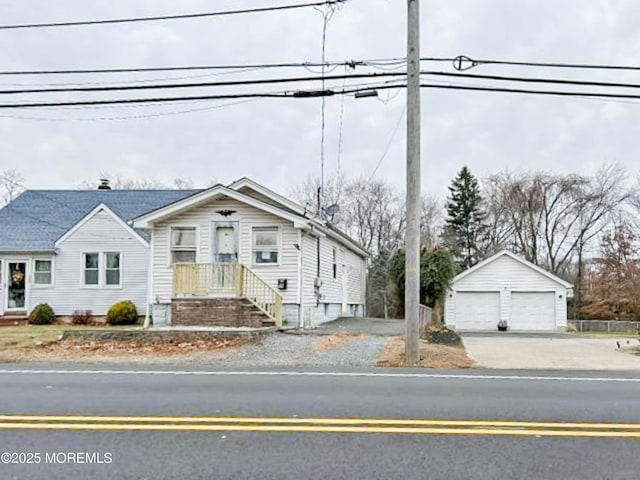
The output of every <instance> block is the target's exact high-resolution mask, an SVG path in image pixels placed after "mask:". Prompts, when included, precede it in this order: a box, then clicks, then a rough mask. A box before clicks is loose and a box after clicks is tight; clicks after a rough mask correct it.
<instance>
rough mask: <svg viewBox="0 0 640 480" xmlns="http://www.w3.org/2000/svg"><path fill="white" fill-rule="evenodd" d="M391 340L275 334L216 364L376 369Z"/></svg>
mask: <svg viewBox="0 0 640 480" xmlns="http://www.w3.org/2000/svg"><path fill="white" fill-rule="evenodd" d="M390 340H391V339H390V338H389V337H381V336H369V335H344V334H342V335H331V336H326V335H291V334H286V333H274V334H272V335H267V336H265V338H264V340H263V341H262V343H260V344H256V345H247V346H245V347H241V348H239V349H234V350H231V351H229V352H227V353H226V354H225V355H224V356H223V357H220V358H218V359H216V360H215V363H216V364H221V365H225V366H238V367H249V366H251V367H260V366H287V367H291V366H340V367H371V366H375V364H376V361H377V359H378V356H379V354H380V351H381V350H382V348H383V347H384V346H385V345H386V344H387V342H389V341H390Z"/></svg>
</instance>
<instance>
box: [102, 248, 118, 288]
mask: <svg viewBox="0 0 640 480" xmlns="http://www.w3.org/2000/svg"><path fill="white" fill-rule="evenodd" d="M104 258H105V270H104V280H105V281H104V283H105V285H120V252H106V253H105V254H104Z"/></svg>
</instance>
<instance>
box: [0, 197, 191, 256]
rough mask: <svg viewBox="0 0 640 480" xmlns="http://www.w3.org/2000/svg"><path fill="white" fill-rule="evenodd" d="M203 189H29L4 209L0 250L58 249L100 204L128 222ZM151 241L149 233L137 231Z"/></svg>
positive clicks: (0, 221)
mask: <svg viewBox="0 0 640 480" xmlns="http://www.w3.org/2000/svg"><path fill="white" fill-rule="evenodd" d="M198 192H200V190H27V191H25V192H23V193H22V194H21V195H20V196H18V197H17V198H16V199H15V200H14V201H13V202H11V203H10V204H9V205H7V206H5V207H4V208H2V209H0V252H43V251H54V250H55V242H56V241H57V240H58V239H59V238H60V237H62V236H63V235H64V234H65V233H66V232H67V231H69V230H70V229H71V228H72V227H73V226H74V225H76V224H77V223H78V222H80V221H81V220H82V219H83V218H84V217H86V216H87V215H88V214H89V213H90V212H92V211H93V210H94V209H95V208H96V207H97V206H98V205H100V204H104V205H106V206H107V207H109V209H110V210H111V211H112V212H113V213H115V214H116V215H117V216H118V217H120V218H121V219H122V220H124V221H125V222H128V221H130V220H132V219H133V218H135V217H138V216H140V215H142V214H144V213H146V212H149V211H152V210H156V209H158V208H159V207H161V206H163V205H166V204H168V203H172V202H175V201H176V200H180V199H182V198H185V197H189V196H191V195H194V194H196V193H198ZM136 233H137V234H138V235H140V236H141V237H142V238H144V239H145V240H147V239H148V238H147V235H146V233H145V232H142V231H136Z"/></svg>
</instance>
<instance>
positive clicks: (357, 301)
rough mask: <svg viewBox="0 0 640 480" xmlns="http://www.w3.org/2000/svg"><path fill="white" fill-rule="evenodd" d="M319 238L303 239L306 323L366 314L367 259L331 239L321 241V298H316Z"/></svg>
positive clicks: (307, 237)
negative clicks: (315, 282)
mask: <svg viewBox="0 0 640 480" xmlns="http://www.w3.org/2000/svg"><path fill="white" fill-rule="evenodd" d="M317 238H318V237H316V236H314V235H311V234H305V235H303V240H302V245H303V247H302V251H303V267H302V271H303V277H302V279H303V317H305V318H306V322H307V323H314V324H316V325H319V324H321V323H325V322H328V321H331V320H335V319H336V318H338V317H340V316H342V315H345V314H346V315H363V314H364V272H365V259H364V258H363V257H361V256H359V255H358V254H356V253H355V252H352V251H351V250H348V249H347V248H345V246H344V245H342V244H340V243H339V242H337V241H336V240H334V239H332V238H330V237H320V279H321V280H322V287H321V288H320V294H321V298H320V301H319V302H318V301H317V300H316V297H315V291H314V281H315V279H316V277H317V272H318V266H317V258H318V246H317ZM334 249H335V251H336V278H333V251H334ZM343 275H347V281H346V286H347V291H346V299H345V300H346V311H343V309H342V302H343V278H342V276H343Z"/></svg>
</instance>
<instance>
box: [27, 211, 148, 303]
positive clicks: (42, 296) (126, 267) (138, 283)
mask: <svg viewBox="0 0 640 480" xmlns="http://www.w3.org/2000/svg"><path fill="white" fill-rule="evenodd" d="M85 252H120V254H121V258H120V268H121V270H120V275H121V285H120V286H119V287H102V286H100V287H97V288H87V287H83V286H82V285H81V280H82V275H83V270H82V268H83V265H82V262H83V257H82V254H83V253H85ZM33 258H43V256H41V255H39V256H34V257H33ZM29 268H30V269H33V263H32V262H30V267H29ZM147 268H148V247H146V246H145V245H144V244H143V243H142V242H141V241H140V239H139V238H137V237H136V236H134V234H133V233H132V232H131V231H130V230H129V229H127V228H125V227H124V226H123V225H122V224H121V223H120V222H119V221H117V220H115V219H114V218H113V217H112V216H111V215H110V214H109V213H107V212H105V211H104V210H100V211H98V212H97V213H95V214H94V215H93V216H92V217H91V218H90V219H88V220H87V221H86V222H85V223H84V224H82V225H81V226H80V227H79V228H78V229H77V230H76V231H75V232H73V233H72V234H71V235H69V236H68V237H67V238H66V239H65V240H64V241H63V242H61V243H60V245H59V246H58V254H57V255H55V256H54V257H53V272H54V273H53V276H54V277H53V281H54V284H53V286H52V287H34V286H33V285H32V284H31V285H30V287H31V288H30V295H29V304H30V307H31V308H33V307H34V306H35V305H37V304H38V303H43V302H46V303H48V304H49V305H51V307H52V308H53V311H54V312H55V313H56V315H71V314H72V313H73V311H74V310H91V311H92V312H93V314H94V315H98V316H101V315H106V313H107V311H108V310H109V308H110V307H111V305H113V304H114V303H116V302H119V301H121V300H131V301H132V302H133V303H134V304H135V305H136V307H137V309H138V314H140V315H145V314H146V310H147V300H146V298H147ZM31 271H32V270H31ZM101 276H102V272H101ZM32 279H33V276H32V275H29V280H30V282H32V281H33V280H32Z"/></svg>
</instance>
